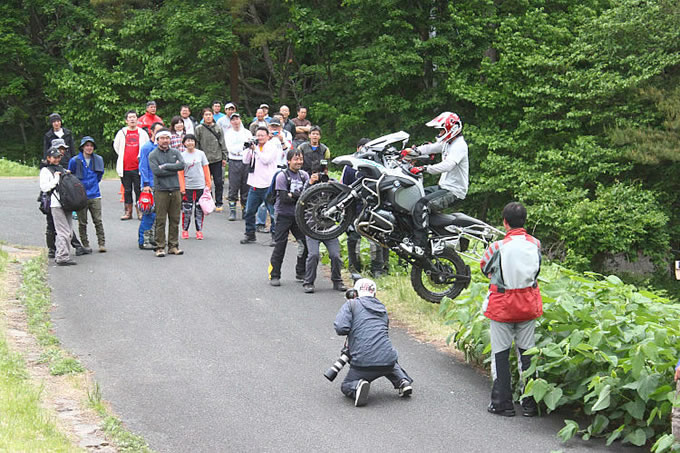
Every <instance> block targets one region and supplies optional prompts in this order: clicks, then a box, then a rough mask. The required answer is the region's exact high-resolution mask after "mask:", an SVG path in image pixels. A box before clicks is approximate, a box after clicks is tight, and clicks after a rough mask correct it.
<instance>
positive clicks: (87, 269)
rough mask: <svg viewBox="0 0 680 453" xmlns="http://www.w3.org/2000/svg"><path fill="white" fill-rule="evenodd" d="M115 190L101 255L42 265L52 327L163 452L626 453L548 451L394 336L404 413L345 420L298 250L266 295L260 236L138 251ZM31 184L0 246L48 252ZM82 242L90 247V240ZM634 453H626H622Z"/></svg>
mask: <svg viewBox="0 0 680 453" xmlns="http://www.w3.org/2000/svg"><path fill="white" fill-rule="evenodd" d="M118 189H119V183H118V182H117V181H104V182H103V183H102V192H103V200H104V201H103V213H104V228H105V231H106V237H107V242H106V245H107V249H108V253H105V254H98V253H95V254H93V255H89V256H82V257H77V258H75V259H76V261H77V262H78V265H77V266H69V267H57V266H55V265H54V263H53V262H50V265H49V283H50V286H51V287H52V289H53V292H52V295H53V301H54V310H53V323H54V327H55V331H56V334H57V336H58V338H59V339H60V340H61V342H62V344H63V346H64V347H65V348H67V349H68V350H70V351H71V352H72V353H74V354H75V355H76V356H77V357H78V358H79V359H80V360H81V361H82V362H83V364H84V365H85V366H86V367H87V368H89V369H90V370H92V371H94V373H95V377H96V379H97V381H98V382H99V384H100V386H101V388H102V391H103V396H104V398H105V399H106V400H108V401H110V402H111V404H112V407H113V409H114V411H115V413H116V414H117V415H118V416H119V417H120V418H121V419H122V420H123V422H124V423H125V425H126V426H127V427H128V428H129V429H130V430H131V431H133V432H135V433H138V434H140V435H142V436H143V437H144V438H145V439H146V440H147V441H148V442H149V444H150V446H151V447H152V448H153V449H154V450H156V451H159V452H231V451H238V452H250V451H253V452H274V451H276V452H293V451H296V452H298V451H328V452H334V451H338V452H339V451H352V450H359V451H369V452H375V451H380V452H392V451H427V452H440V451H441V452H443V451H447V452H452V451H453V452H498V451H521V452H523V453H529V452H550V451H553V450H562V451H564V452H585V451H588V452H590V451H593V452H594V451H610V452H614V451H616V452H618V451H622V450H623V448H622V446H621V445H614V446H612V447H611V448H606V447H604V445H603V443H602V442H599V441H595V442H593V441H590V442H584V441H581V440H580V439H574V440H572V441H570V442H568V443H566V444H562V443H561V442H560V441H559V439H558V438H557V437H556V435H555V434H556V433H557V431H558V430H559V429H560V428H561V427H562V426H563V423H562V419H563V418H572V414H568V413H567V414H552V415H549V416H544V417H538V418H531V419H528V418H524V417H521V416H517V417H514V418H504V417H499V416H495V415H491V414H488V413H487V412H486V405H487V404H488V400H489V379H488V378H487V377H485V376H484V375H483V374H481V373H479V372H478V371H476V370H474V369H473V368H471V367H469V366H468V365H466V364H464V363H460V362H458V361H456V360H455V359H454V358H452V357H451V356H449V355H447V354H444V353H442V352H440V351H438V350H437V349H436V348H434V347H433V346H431V345H428V344H423V343H420V342H418V341H416V340H415V339H413V338H411V337H410V336H409V335H408V334H407V333H406V332H405V331H404V330H402V329H399V328H391V330H390V336H391V338H392V341H393V343H394V345H395V347H396V348H397V350H398V351H399V357H400V359H399V361H400V364H401V365H402V366H403V367H404V368H405V369H406V370H407V372H408V373H409V374H410V375H411V377H412V378H413V379H414V380H415V382H414V394H413V396H412V397H411V398H410V399H400V398H398V397H397V395H396V391H395V390H393V389H392V388H391V386H390V384H389V382H388V381H387V380H385V379H381V380H378V381H375V382H374V383H373V385H372V386H371V392H370V398H369V403H368V405H367V406H365V407H362V408H355V407H354V406H353V402H352V401H350V400H349V399H347V398H345V397H344V396H343V395H342V394H341V393H340V382H341V380H342V378H343V377H344V374H345V371H342V372H341V374H340V376H339V377H338V378H337V379H336V381H335V382H333V383H330V382H328V381H327V380H326V379H325V378H324V377H323V372H324V371H325V370H326V369H327V368H328V367H329V366H330V365H331V364H332V363H333V361H334V360H335V359H336V358H337V357H338V355H339V351H340V348H341V347H342V343H343V339H342V338H341V337H338V336H336V335H335V332H334V330H333V320H334V318H335V314H336V312H337V310H338V309H339V307H340V306H341V305H342V303H343V295H342V294H341V293H339V292H336V291H332V289H331V288H332V287H331V282H330V280H329V279H328V277H327V274H326V273H324V272H321V273H320V276H319V279H318V280H317V284H316V288H317V292H316V293H315V294H312V295H309V294H304V293H303V292H302V288H301V286H300V284H298V283H296V282H295V281H294V278H293V277H294V270H293V267H294V264H293V263H294V259H293V256H294V254H295V247H294V244H290V246H289V248H288V251H287V255H286V260H285V261H284V268H283V278H282V285H281V287H278V288H274V287H271V286H269V285H268V282H267V266H268V261H269V256H270V253H271V250H272V249H271V248H270V247H268V246H267V241H268V240H269V237H267V236H268V235H258V243H257V244H250V245H240V244H239V242H238V241H239V239H241V237H242V235H243V230H244V223H243V222H242V221H237V222H228V221H227V219H226V212H225V213H215V214H212V215H210V216H209V217H207V219H206V222H205V228H204V232H205V239H204V240H203V241H197V240H195V239H193V227H192V230H191V231H192V239H189V240H182V241H181V245H180V246H181V248H183V249H184V251H185V254H184V255H183V256H167V257H165V258H162V259H161V258H156V257H155V256H154V254H153V252H150V251H142V250H139V249H138V248H137V241H136V238H137V228H138V225H139V222H138V221H137V220H131V221H125V222H122V221H120V220H119V216H120V215H121V214H122V204H121V203H120V202H119V201H118V200H119V195H118ZM37 194H38V183H37V180H36V179H2V178H0V199H1V200H3V201H2V203H1V204H0V240H3V241H6V242H9V243H12V244H18V245H32V246H44V229H45V226H44V225H45V218H44V216H43V215H42V214H41V213H40V212H39V211H38V209H37V202H36V201H35V199H36V197H37ZM89 236H90V241H91V242H92V243H94V244H95V245H96V236H95V234H94V229H93V227H92V225H90V230H89ZM630 451H634V450H632V449H631V450H630ZM635 451H636V450H635Z"/></svg>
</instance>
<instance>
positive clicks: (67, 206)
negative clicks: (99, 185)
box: [56, 172, 87, 211]
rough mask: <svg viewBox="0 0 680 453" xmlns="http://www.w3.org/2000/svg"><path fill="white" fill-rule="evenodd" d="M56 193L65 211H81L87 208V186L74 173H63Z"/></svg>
mask: <svg viewBox="0 0 680 453" xmlns="http://www.w3.org/2000/svg"><path fill="white" fill-rule="evenodd" d="M56 192H57V193H56V195H57V199H58V200H59V203H61V207H62V208H63V209H64V211H80V210H81V209H84V208H86V207H87V192H85V186H83V183H82V182H80V180H79V179H78V178H76V177H75V175H74V174H72V173H68V172H67V173H62V175H61V178H60V179H59V184H58V185H57V188H56Z"/></svg>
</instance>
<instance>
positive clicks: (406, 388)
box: [399, 379, 413, 398]
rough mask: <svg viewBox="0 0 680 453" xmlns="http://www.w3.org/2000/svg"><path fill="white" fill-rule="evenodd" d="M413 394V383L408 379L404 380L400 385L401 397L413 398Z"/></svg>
mask: <svg viewBox="0 0 680 453" xmlns="http://www.w3.org/2000/svg"><path fill="white" fill-rule="evenodd" d="M411 393H413V387H412V386H411V383H410V382H409V381H408V379H403V380H402V381H401V384H399V396H400V397H401V398H404V397H407V396H411Z"/></svg>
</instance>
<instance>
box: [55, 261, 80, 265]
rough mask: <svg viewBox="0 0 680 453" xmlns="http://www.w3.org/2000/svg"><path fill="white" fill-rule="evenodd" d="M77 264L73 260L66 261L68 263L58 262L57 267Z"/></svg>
mask: <svg viewBox="0 0 680 453" xmlns="http://www.w3.org/2000/svg"><path fill="white" fill-rule="evenodd" d="M76 264H78V263H76V262H75V261H73V260H66V261H58V262H57V266H75V265H76Z"/></svg>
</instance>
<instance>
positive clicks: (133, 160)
mask: <svg viewBox="0 0 680 453" xmlns="http://www.w3.org/2000/svg"><path fill="white" fill-rule="evenodd" d="M137 169H139V130H138V129H135V130H134V131H131V130H130V129H128V130H127V133H126V134H125V154H124V155H123V171H132V170H137Z"/></svg>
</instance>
